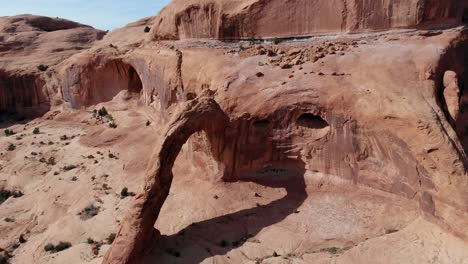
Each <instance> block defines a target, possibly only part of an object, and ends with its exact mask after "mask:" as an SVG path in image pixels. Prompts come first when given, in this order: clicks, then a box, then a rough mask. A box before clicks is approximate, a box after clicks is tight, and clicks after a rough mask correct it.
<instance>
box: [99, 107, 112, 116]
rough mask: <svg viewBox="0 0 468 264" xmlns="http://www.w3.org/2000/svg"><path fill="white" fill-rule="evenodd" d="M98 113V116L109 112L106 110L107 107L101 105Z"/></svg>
mask: <svg viewBox="0 0 468 264" xmlns="http://www.w3.org/2000/svg"><path fill="white" fill-rule="evenodd" d="M98 114H99V115H100V116H106V115H109V112H107V109H106V108H105V107H104V106H103V107H102V108H101V109H99V111H98Z"/></svg>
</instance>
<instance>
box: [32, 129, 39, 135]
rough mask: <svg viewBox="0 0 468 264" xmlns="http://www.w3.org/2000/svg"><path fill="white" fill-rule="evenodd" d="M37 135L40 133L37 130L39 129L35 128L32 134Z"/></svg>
mask: <svg viewBox="0 0 468 264" xmlns="http://www.w3.org/2000/svg"><path fill="white" fill-rule="evenodd" d="M39 133H41V131H40V130H39V128H37V127H36V128H34V130H33V134H34V135H37V134H39Z"/></svg>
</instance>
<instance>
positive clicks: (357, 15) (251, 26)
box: [153, 0, 468, 40]
mask: <svg viewBox="0 0 468 264" xmlns="http://www.w3.org/2000/svg"><path fill="white" fill-rule="evenodd" d="M467 8H468V4H467V3H466V1H457V0H449V1H437V0H409V1H400V0H385V1H368V0H345V1H343V0H331V1H329V0H314V1H310V0H293V1H283V0H271V1H264V0H255V1H252V0H235V1H226V0H202V1H200V0H190V1H184V0H176V1H173V2H172V3H171V4H169V5H168V6H167V7H166V8H164V9H163V10H162V11H161V13H160V15H159V16H158V17H157V18H156V19H155V21H154V29H153V35H154V38H155V39H196V38H212V39H223V40H230V39H250V38H273V37H279V38H288V37H300V36H310V35H312V34H317V33H336V32H362V31H372V30H386V29H392V28H417V27H427V26H431V27H439V26H445V25H453V24H460V23H462V21H463V15H464V13H463V12H464V10H466V9H467Z"/></svg>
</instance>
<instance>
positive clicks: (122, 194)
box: [120, 187, 128, 197]
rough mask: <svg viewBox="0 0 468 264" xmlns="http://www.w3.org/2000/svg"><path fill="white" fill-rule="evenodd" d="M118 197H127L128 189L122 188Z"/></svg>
mask: <svg viewBox="0 0 468 264" xmlns="http://www.w3.org/2000/svg"><path fill="white" fill-rule="evenodd" d="M120 195H121V196H122V197H127V196H128V188H127V187H124V188H123V189H122V191H120Z"/></svg>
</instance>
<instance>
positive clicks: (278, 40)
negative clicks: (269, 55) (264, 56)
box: [271, 38, 283, 45]
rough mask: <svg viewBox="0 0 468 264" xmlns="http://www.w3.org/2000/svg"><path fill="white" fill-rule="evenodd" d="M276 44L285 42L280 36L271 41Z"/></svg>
mask: <svg viewBox="0 0 468 264" xmlns="http://www.w3.org/2000/svg"><path fill="white" fill-rule="evenodd" d="M271 42H272V43H273V44H274V45H278V44H280V43H281V42H283V41H282V40H281V39H279V38H274V39H273V40H272V41H271Z"/></svg>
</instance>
